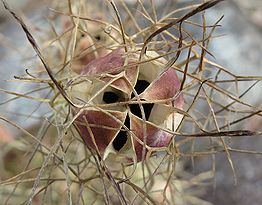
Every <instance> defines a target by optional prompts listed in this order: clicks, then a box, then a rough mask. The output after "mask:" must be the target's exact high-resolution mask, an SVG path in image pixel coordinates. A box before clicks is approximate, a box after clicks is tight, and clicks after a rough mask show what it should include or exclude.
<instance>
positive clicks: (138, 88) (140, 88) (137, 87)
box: [132, 80, 150, 97]
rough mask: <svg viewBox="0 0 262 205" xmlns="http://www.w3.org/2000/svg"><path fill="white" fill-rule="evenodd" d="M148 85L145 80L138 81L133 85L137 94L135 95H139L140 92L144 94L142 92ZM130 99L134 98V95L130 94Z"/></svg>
mask: <svg viewBox="0 0 262 205" xmlns="http://www.w3.org/2000/svg"><path fill="white" fill-rule="evenodd" d="M149 85H150V83H149V82H147V81H146V80H138V81H137V82H136V85H135V91H136V92H137V94H138V95H139V94H141V93H142V92H144V90H145V89H146V88H147V87H148V86H149ZM132 97H135V95H134V94H132Z"/></svg>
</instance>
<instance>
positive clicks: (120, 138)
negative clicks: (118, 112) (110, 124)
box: [113, 115, 130, 151]
mask: <svg viewBox="0 0 262 205" xmlns="http://www.w3.org/2000/svg"><path fill="white" fill-rule="evenodd" d="M124 125H125V126H126V127H127V128H128V129H130V119H129V116H128V115H127V116H126V119H125V123H124ZM126 141H127V133H126V131H122V130H121V131H120V132H119V133H118V134H117V136H116V138H115V139H114V141H113V147H114V149H115V150H117V151H119V150H120V149H122V147H123V146H124V145H125V143H126Z"/></svg>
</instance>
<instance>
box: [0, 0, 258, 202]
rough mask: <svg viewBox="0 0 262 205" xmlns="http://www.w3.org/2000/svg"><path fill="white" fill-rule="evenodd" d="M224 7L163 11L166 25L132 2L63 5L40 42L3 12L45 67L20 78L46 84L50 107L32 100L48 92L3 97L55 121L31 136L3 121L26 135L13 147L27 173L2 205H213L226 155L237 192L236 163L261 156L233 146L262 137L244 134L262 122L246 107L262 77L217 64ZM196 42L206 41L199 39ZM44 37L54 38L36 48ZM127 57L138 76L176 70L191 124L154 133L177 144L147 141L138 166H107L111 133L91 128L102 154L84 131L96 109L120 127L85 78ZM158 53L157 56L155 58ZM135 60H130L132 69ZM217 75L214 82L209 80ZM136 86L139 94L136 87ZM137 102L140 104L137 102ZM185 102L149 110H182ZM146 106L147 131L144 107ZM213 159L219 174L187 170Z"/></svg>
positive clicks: (5, 189)
mask: <svg viewBox="0 0 262 205" xmlns="http://www.w3.org/2000/svg"><path fill="white" fill-rule="evenodd" d="M221 1H222V0H210V1H204V2H203V3H201V4H193V5H189V6H186V7H182V8H178V9H174V10H171V11H170V8H169V5H166V7H164V8H161V9H162V10H161V11H163V14H162V15H161V17H159V13H158V12H159V11H157V10H158V8H157V6H156V5H155V3H154V2H155V1H148V2H142V1H140V0H137V1H136V2H135V3H134V4H133V5H132V6H130V5H128V4H127V3H125V1H123V0H120V1H117V2H114V1H91V0H89V1H84V0H82V1H81V0H80V1H70V0H67V1H54V2H53V3H52V5H51V9H50V10H49V13H48V16H47V22H48V25H46V26H44V28H42V30H40V31H38V33H37V32H32V31H31V28H30V27H29V26H28V25H27V23H25V21H24V20H23V19H22V18H21V17H19V15H17V14H16V13H15V12H14V11H13V10H12V9H11V8H9V7H8V5H7V4H6V3H5V2H3V3H4V5H5V7H6V9H7V10H8V11H9V12H10V13H11V14H12V16H13V17H14V18H15V19H16V21H17V22H18V23H19V24H20V25H21V26H22V29H23V31H24V33H25V35H26V37H27V39H28V42H29V43H30V45H31V46H32V47H33V49H34V51H35V53H36V54H37V57H38V58H39V60H40V62H39V63H36V64H33V65H32V68H31V69H29V70H26V71H25V75H23V76H15V80H16V81H22V82H28V83H36V84H38V85H39V86H40V89H43V90H46V92H45V95H43V96H42V97H41V98H35V97H32V94H33V93H35V92H39V90H40V89H39V88H37V89H35V90H33V91H28V92H25V93H15V92H11V91H7V90H3V89H1V92H5V93H6V94H10V95H15V96H16V97H15V98H13V99H12V100H15V99H17V98H27V99H29V100H35V101H38V102H40V106H38V107H36V108H35V109H41V106H42V105H43V104H46V105H48V106H49V113H48V114H47V115H46V116H44V117H43V120H42V121H41V123H39V124H37V125H35V126H34V127H33V128H32V129H31V130H28V129H24V128H22V127H21V126H19V125H17V124H16V123H15V122H12V121H11V120H9V119H7V118H4V117H2V116H0V119H1V120H2V121H5V122H7V123H9V124H10V125H11V126H13V127H14V128H16V129H18V130H19V135H18V137H17V138H16V139H15V140H14V142H10V144H13V146H11V147H12V148H10V149H11V151H12V152H14V155H15V156H19V157H17V158H16V159H15V160H17V162H16V163H17V166H19V171H18V170H14V172H13V174H11V175H10V169H9V174H6V176H4V175H3V177H4V178H3V179H1V181H0V196H1V199H2V200H1V203H3V204H5V205H8V204H27V205H30V204H52V205H53V204H79V205H80V204H159V203H160V204H210V203H209V202H207V201H205V200H204V199H201V196H202V195H203V194H204V193H205V190H206V189H207V188H210V186H211V185H212V182H213V181H212V179H214V178H213V177H214V175H215V172H216V166H220V165H217V164H216V163H215V156H216V155H217V154H225V155H226V156H227V159H228V163H229V164H230V166H231V169H232V175H233V176H234V178H235V181H236V182H237V178H236V176H235V170H234V161H233V160H232V158H231V153H232V152H241V153H252V154H261V153H259V152H257V151H250V150H242V149H235V148H234V147H231V146H230V139H232V138H238V137H248V136H254V135H258V136H260V135H261V132H257V131H252V130H243V129H239V126H238V125H240V124H241V123H242V122H243V121H246V120H248V119H250V118H251V117H253V116H261V109H259V108H258V107H256V106H254V105H251V104H249V103H247V102H245V101H243V100H242V98H243V97H244V96H245V95H246V94H247V93H248V92H249V91H250V90H251V89H252V88H253V87H254V86H255V85H256V84H257V83H258V82H259V81H260V80H261V77H259V76H237V75H234V74H233V73H231V72H230V71H229V70H228V69H227V68H224V67H223V66H221V65H218V64H217V63H215V62H214V61H215V60H214V56H213V54H212V52H211V51H210V50H209V48H208V46H209V43H210V41H212V39H213V38H216V37H218V36H216V35H215V31H216V29H217V28H219V27H221V25H220V21H221V20H222V18H223V17H221V18H219V19H218V20H217V21H216V22H214V24H213V25H207V23H206V17H205V12H206V10H208V9H209V8H211V7H213V6H215V5H216V4H218V3H220V2H221ZM96 14H97V15H96ZM199 22H201V23H199ZM196 32H198V33H201V36H202V37H201V38H199V37H196V36H195V35H194V33H196ZM39 33H41V36H44V37H42V39H38V41H36V39H37V35H38V34H39ZM43 34H44V35H43ZM85 43H86V44H87V45H86V44H85ZM80 45H83V48H82V47H81V46H80ZM119 48H121V49H123V50H124V53H126V54H130V55H131V56H132V55H133V56H136V57H137V58H136V60H135V61H133V62H132V66H133V67H139V66H141V65H144V64H147V63H150V62H158V63H159V64H161V66H162V68H163V71H162V72H165V71H167V70H168V69H169V68H171V69H173V70H175V71H176V73H177V75H178V77H179V79H180V86H179V90H178V95H180V94H181V95H183V96H184V101H185V105H184V107H183V108H180V107H174V106H171V108H172V113H176V114H180V115H181V116H182V118H181V120H180V121H179V125H178V127H177V128H176V129H166V128H163V127H161V126H159V125H156V124H154V123H152V124H153V126H155V127H157V129H160V130H163V131H164V132H168V133H169V134H170V135H171V136H172V138H171V141H170V142H169V143H168V145H167V146H165V147H150V146H148V144H146V143H144V142H145V141H146V139H145V140H143V138H142V140H140V144H141V146H143V154H142V155H141V159H134V160H133V161H132V163H126V161H125V162H122V161H121V160H120V161H118V160H116V159H115V158H110V159H109V160H107V159H105V157H104V156H103V154H101V150H100V147H99V146H100V145H99V144H98V143H97V142H96V139H95V136H94V135H93V134H92V129H94V128H93V127H95V126H97V127H98V128H100V129H102V128H103V127H102V125H93V124H92V125H89V123H88V122H87V121H86V122H84V123H85V126H86V127H87V130H89V132H90V133H89V136H91V138H92V139H91V140H93V141H92V142H93V143H94V146H93V147H92V146H88V143H87V144H85V143H84V142H83V139H82V138H84V137H83V136H82V138H81V135H83V133H81V131H79V126H78V125H77V124H76V120H77V119H78V117H79V116H80V115H81V114H83V113H84V112H85V111H86V110H87V109H88V108H90V107H93V108H95V109H96V110H99V111H100V112H102V113H103V114H105V116H111V118H113V119H115V120H119V119H118V118H116V117H115V116H114V115H112V114H111V112H109V111H108V110H107V109H105V107H106V106H108V105H105V104H99V103H98V104H94V103H93V104H91V103H89V102H90V101H88V100H90V99H95V97H96V96H98V95H100V94H101V93H102V92H104V91H103V90H104V87H102V88H100V87H99V89H97V90H95V92H94V93H91V96H90V97H89V98H88V99H83V98H81V99H80V97H81V96H82V93H81V92H85V89H86V88H85V86H87V87H88V86H91V85H90V79H91V77H90V76H84V75H81V74H79V73H80V71H79V69H81V68H82V67H81V66H84V64H88V63H90V61H92V60H93V59H100V58H101V56H105V55H106V54H108V53H111V51H112V50H113V51H114V50H116V49H119ZM150 52H154V53H155V54H157V55H154V56H150V55H149V58H145V56H147V53H150ZM130 55H126V58H125V62H126V61H128V58H130ZM163 59H165V61H163ZM120 67H121V68H120V69H128V68H129V67H130V65H129V64H128V63H125V64H124V65H123V66H120ZM209 73H212V74H213V75H212V76H214V77H208V74H209ZM110 74H111V73H103V74H102V76H101V74H99V76H92V79H93V78H99V79H100V80H101V79H102V78H105V77H110V76H111V75H110ZM149 75H150V73H149ZM247 81H249V82H252V84H251V86H249V87H247V88H246V89H245V90H239V84H241V83H242V82H247ZM92 82H93V81H92ZM112 82H113V81H108V82H107V83H112ZM131 85H132V83H131ZM105 86H108V84H106V85H105ZM132 86H133V87H132V88H131V89H132V90H133V92H134V93H135V92H136V89H135V86H134V85H132ZM163 86H165V85H163ZM88 89H89V88H87V90H88ZM76 93H77V94H76ZM85 94H86V93H85ZM135 96H136V97H138V95H137V93H135ZM176 97H177V95H176V96H174V97H173V98H172V99H165V100H159V99H155V100H151V101H148V102H147V103H151V104H152V103H154V104H161V103H166V102H173V101H174V100H175V98H176ZM138 99H139V97H138ZM8 102H10V101H6V102H3V103H1V104H5V103H8ZM132 103H134V102H133V101H132V100H130V101H121V102H116V103H115V104H111V105H110V106H127V105H132ZM138 104H139V105H140V109H141V116H142V117H141V118H142V120H143V122H144V124H146V119H145V116H146V113H145V111H144V110H143V106H142V104H143V102H139V103H138ZM159 112H161V110H160V111H159ZM29 117H30V116H29ZM82 123H83V122H82ZM147 123H148V122H147ZM86 124H88V125H86ZM120 125H121V127H123V129H124V131H126V132H128V133H129V134H130V136H132V137H131V138H130V139H131V141H132V142H133V141H136V140H137V138H136V136H134V135H133V134H132V131H133V130H129V129H128V127H127V126H126V124H124V122H120ZM92 126H93V127H92ZM91 128H92V129H91ZM107 129H109V128H107ZM111 129H113V128H112V127H111ZM121 129H122V128H121ZM143 129H144V130H143V132H144V133H146V129H145V128H143ZM36 131H37V132H36ZM118 131H119V130H118ZM144 138H146V136H144ZM131 144H132V143H131ZM134 150H135V148H134V147H133V151H134ZM3 153H4V152H3ZM5 153H7V154H5V155H4V156H5V157H6V159H5V161H4V163H5V164H4V166H5V169H7V165H8V163H9V160H10V158H8V156H9V155H10V150H7V151H5ZM8 154H9V155H8ZM116 155H120V154H118V153H117V154H116ZM21 156H23V157H21ZM134 156H136V155H134ZM204 156H211V157H212V160H213V161H212V167H211V168H210V171H207V172H204V173H201V174H198V175H196V176H194V175H193V174H191V173H190V172H189V171H186V170H185V168H184V164H185V163H188V161H189V160H192V161H194V159H195V158H196V157H204ZM131 158H132V157H131ZM140 161H141V162H140ZM21 166H22V168H21ZM1 171H2V170H1ZM3 172H7V170H3ZM7 173H8V172H7Z"/></svg>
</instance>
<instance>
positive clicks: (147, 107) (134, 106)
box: [129, 80, 154, 120]
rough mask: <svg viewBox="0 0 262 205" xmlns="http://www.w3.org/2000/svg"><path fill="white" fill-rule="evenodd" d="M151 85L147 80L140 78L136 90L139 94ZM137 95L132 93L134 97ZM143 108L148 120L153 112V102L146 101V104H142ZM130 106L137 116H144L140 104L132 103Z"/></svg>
mask: <svg viewBox="0 0 262 205" xmlns="http://www.w3.org/2000/svg"><path fill="white" fill-rule="evenodd" d="M149 85H150V83H149V82H147V81H146V80H138V81H137V83H136V86H135V90H136V92H137V94H138V95H139V94H141V93H142V92H144V90H145V89H146V88H147V87H148V86H149ZM134 96H135V95H134V94H133V93H132V98H133V97H134ZM142 106H143V108H144V112H145V117H146V120H148V118H149V116H150V113H151V110H152V108H153V106H154V104H153V103H146V104H142ZM129 107H130V110H131V112H132V113H133V114H134V115H136V116H137V117H140V118H142V112H141V109H140V107H139V105H138V104H131V105H129Z"/></svg>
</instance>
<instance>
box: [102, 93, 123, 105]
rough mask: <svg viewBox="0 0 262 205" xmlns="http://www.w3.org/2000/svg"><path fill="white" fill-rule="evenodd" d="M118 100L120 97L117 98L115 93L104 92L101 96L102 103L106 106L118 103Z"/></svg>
mask: <svg viewBox="0 0 262 205" xmlns="http://www.w3.org/2000/svg"><path fill="white" fill-rule="evenodd" d="M119 99H120V96H118V95H117V94H116V93H115V92H113V91H108V92H105V93H104V95H103V101H104V102H105V103H106V104H110V103H115V102H118V101H119Z"/></svg>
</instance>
